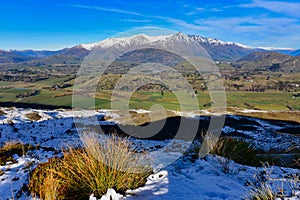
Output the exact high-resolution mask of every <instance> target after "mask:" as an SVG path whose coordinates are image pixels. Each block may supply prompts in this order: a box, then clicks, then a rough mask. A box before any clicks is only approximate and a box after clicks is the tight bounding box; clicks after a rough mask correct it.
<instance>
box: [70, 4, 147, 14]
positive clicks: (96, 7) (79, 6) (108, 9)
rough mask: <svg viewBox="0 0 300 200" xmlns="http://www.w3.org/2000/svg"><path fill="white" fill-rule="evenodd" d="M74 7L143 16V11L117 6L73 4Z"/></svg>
mask: <svg viewBox="0 0 300 200" xmlns="http://www.w3.org/2000/svg"><path fill="white" fill-rule="evenodd" d="M72 7H75V8H83V9H90V10H99V11H104V12H114V13H120V14H127V15H135V16H143V15H142V14H141V13H138V12H131V11H127V10H121V9H115V8H105V7H99V6H83V5H72Z"/></svg>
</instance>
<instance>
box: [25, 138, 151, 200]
mask: <svg viewBox="0 0 300 200" xmlns="http://www.w3.org/2000/svg"><path fill="white" fill-rule="evenodd" d="M82 141H83V144H84V148H83V149H74V148H70V149H68V150H67V151H64V156H63V157H62V158H54V159H50V160H49V161H48V162H47V163H43V164H40V165H38V167H37V168H36V169H35V170H34V171H33V173H32V174H31V178H30V182H29V189H30V191H31V192H32V194H33V195H37V196H39V197H40V198H42V199H46V196H47V195H48V196H51V194H49V192H48V191H49V189H50V188H51V190H55V191H57V193H56V196H55V198H53V199H88V197H89V196H90V195H91V194H92V193H93V194H94V195H95V196H96V197H98V198H100V197H101V196H102V195H104V194H105V193H106V191H107V190H108V188H113V189H115V190H116V191H117V192H119V193H123V194H124V193H125V191H126V190H127V189H134V188H137V187H140V186H143V185H144V184H145V183H146V178H147V177H148V176H149V175H150V174H151V173H152V169H151V168H150V167H149V165H148V164H146V163H145V161H147V157H145V156H146V155H141V154H134V152H133V150H132V149H131V148H130V143H129V141H128V140H127V139H124V138H118V137H115V136H111V137H109V138H108V139H104V141H103V140H101V141H102V142H101V143H99V142H98V138H97V137H96V136H95V135H91V134H84V135H83V137H82ZM48 182H49V183H48ZM52 182H53V184H51V183H52ZM52 196H53V195H52ZM50 199H51V198H50Z"/></svg>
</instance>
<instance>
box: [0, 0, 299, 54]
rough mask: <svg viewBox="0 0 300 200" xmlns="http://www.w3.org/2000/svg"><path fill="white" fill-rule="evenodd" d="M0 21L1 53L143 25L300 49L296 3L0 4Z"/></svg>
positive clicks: (115, 0) (31, 0) (68, 0)
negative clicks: (4, 50)
mask: <svg viewBox="0 0 300 200" xmlns="http://www.w3.org/2000/svg"><path fill="white" fill-rule="evenodd" d="M0 19H1V20H0V49H60V48H64V47H71V46H74V45H77V44H80V43H90V42H97V41H100V40H102V39H105V38H107V37H111V36H113V35H115V34H117V33H119V32H123V31H126V30H129V29H133V28H137V27H143V26H157V27H162V28H168V29H173V30H176V31H181V32H183V33H186V34H197V35H201V36H205V37H213V38H218V39H220V40H224V41H234V42H239V43H242V44H245V45H249V46H272V47H291V48H295V49H299V48H300V2H299V1H298V0H297V1H296V0H290V1H268V0H241V1H236V0H231V1H230V0H211V1H200V0H180V1H169V0H165V1H163V0H151V1H150V0H148V1H147V0H143V1H137V0H136V1H133V0H126V1H121V0H111V1H97V0H93V1H92V0H81V1H79V0H49V1H46V0H45V1H43V0H0Z"/></svg>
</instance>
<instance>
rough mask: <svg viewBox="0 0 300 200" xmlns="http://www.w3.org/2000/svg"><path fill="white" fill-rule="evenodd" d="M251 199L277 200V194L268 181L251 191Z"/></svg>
mask: <svg viewBox="0 0 300 200" xmlns="http://www.w3.org/2000/svg"><path fill="white" fill-rule="evenodd" d="M250 196H251V197H250V199H251V200H275V199H276V194H275V192H274V191H273V190H272V188H271V187H270V185H268V184H267V183H263V184H261V185H260V187H258V188H255V189H253V190H252V191H251V192H250Z"/></svg>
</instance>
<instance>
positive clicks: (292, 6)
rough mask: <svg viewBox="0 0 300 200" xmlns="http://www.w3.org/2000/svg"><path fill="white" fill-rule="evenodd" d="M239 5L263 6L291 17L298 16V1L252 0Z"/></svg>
mask: <svg viewBox="0 0 300 200" xmlns="http://www.w3.org/2000/svg"><path fill="white" fill-rule="evenodd" d="M240 7H244V8H264V9H267V10H269V11H272V12H275V13H280V14H285V15H288V16H292V17H300V3H299V2H297V3H296V2H284V1H265V0H254V1H253V2H252V3H250V4H242V5H240Z"/></svg>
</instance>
